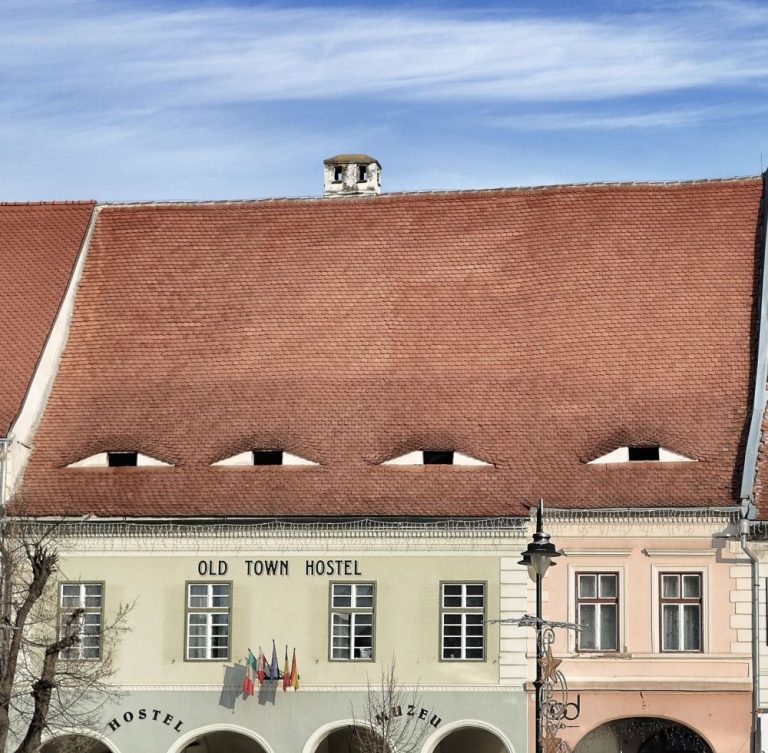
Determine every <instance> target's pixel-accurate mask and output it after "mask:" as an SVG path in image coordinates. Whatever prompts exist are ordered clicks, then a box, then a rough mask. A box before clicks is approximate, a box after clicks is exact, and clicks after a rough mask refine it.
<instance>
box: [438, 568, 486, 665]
mask: <svg viewBox="0 0 768 753" xmlns="http://www.w3.org/2000/svg"><path fill="white" fill-rule="evenodd" d="M440 591H441V594H440V640H441V646H442V648H441V656H442V658H443V659H446V660H454V659H455V660H463V659H464V660H466V659H470V660H475V661H483V660H484V659H485V583H441V584H440Z"/></svg>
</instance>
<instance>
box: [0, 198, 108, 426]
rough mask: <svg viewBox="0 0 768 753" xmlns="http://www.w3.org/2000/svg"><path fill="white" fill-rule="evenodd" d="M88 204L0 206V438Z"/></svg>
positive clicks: (22, 390) (65, 278) (62, 284)
mask: <svg viewBox="0 0 768 753" xmlns="http://www.w3.org/2000/svg"><path fill="white" fill-rule="evenodd" d="M93 206H94V204H93V202H73V203H45V204H44V203H40V204H0V260H2V272H1V273H0V322H2V326H0V436H5V435H6V434H7V433H8V430H9V428H10V426H11V424H12V422H13V420H14V419H15V418H16V415H17V413H18V411H19V408H20V407H21V403H22V400H23V399H24V395H25V394H26V390H27V385H28V384H29V380H30V379H31V377H32V374H33V372H34V369H35V365H36V364H37V360H38V357H39V356H40V352H41V350H42V347H43V344H44V343H45V340H46V337H47V336H48V332H49V330H50V328H51V324H52V323H53V319H54V317H55V315H56V311H57V310H58V307H59V304H60V303H61V300H62V297H63V295H64V292H65V290H66V287H67V283H68V282H69V277H70V273H71V272H72V267H73V266H74V263H75V259H76V257H77V252H78V250H79V249H80V244H81V242H82V240H83V236H84V235H85V231H86V228H87V226H88V220H89V219H90V216H91V211H92V210H93Z"/></svg>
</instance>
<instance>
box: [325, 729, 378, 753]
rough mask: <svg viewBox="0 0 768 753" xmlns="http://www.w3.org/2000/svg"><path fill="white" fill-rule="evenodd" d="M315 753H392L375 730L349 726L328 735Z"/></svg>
mask: <svg viewBox="0 0 768 753" xmlns="http://www.w3.org/2000/svg"><path fill="white" fill-rule="evenodd" d="M315 753H391V750H390V748H389V746H388V745H387V744H386V742H384V740H382V739H381V738H380V737H379V736H378V735H376V733H375V732H373V730H370V729H368V728H367V727H355V726H353V725H349V726H346V727H339V728H338V729H335V730H333V732H330V733H329V734H328V735H326V736H325V737H324V738H323V739H322V740H321V741H320V744H319V745H318V746H317V748H315Z"/></svg>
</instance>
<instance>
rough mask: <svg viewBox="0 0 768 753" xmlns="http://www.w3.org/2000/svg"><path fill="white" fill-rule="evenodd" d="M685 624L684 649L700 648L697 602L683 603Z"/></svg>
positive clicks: (699, 623) (695, 649)
mask: <svg viewBox="0 0 768 753" xmlns="http://www.w3.org/2000/svg"><path fill="white" fill-rule="evenodd" d="M683 622H684V626H685V631H684V632H685V634H684V638H683V640H684V645H683V648H684V649H685V650H686V651H700V650H701V609H700V607H699V605H698V604H685V605H683Z"/></svg>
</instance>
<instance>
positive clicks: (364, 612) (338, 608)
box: [331, 583, 376, 661]
mask: <svg viewBox="0 0 768 753" xmlns="http://www.w3.org/2000/svg"><path fill="white" fill-rule="evenodd" d="M375 596H376V588H375V584H373V583H331V659H340V660H350V659H353V660H354V659H357V660H360V659H362V660H365V661H370V660H372V659H373V658H374V657H373V635H374V626H375V620H374V610H375Z"/></svg>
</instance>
